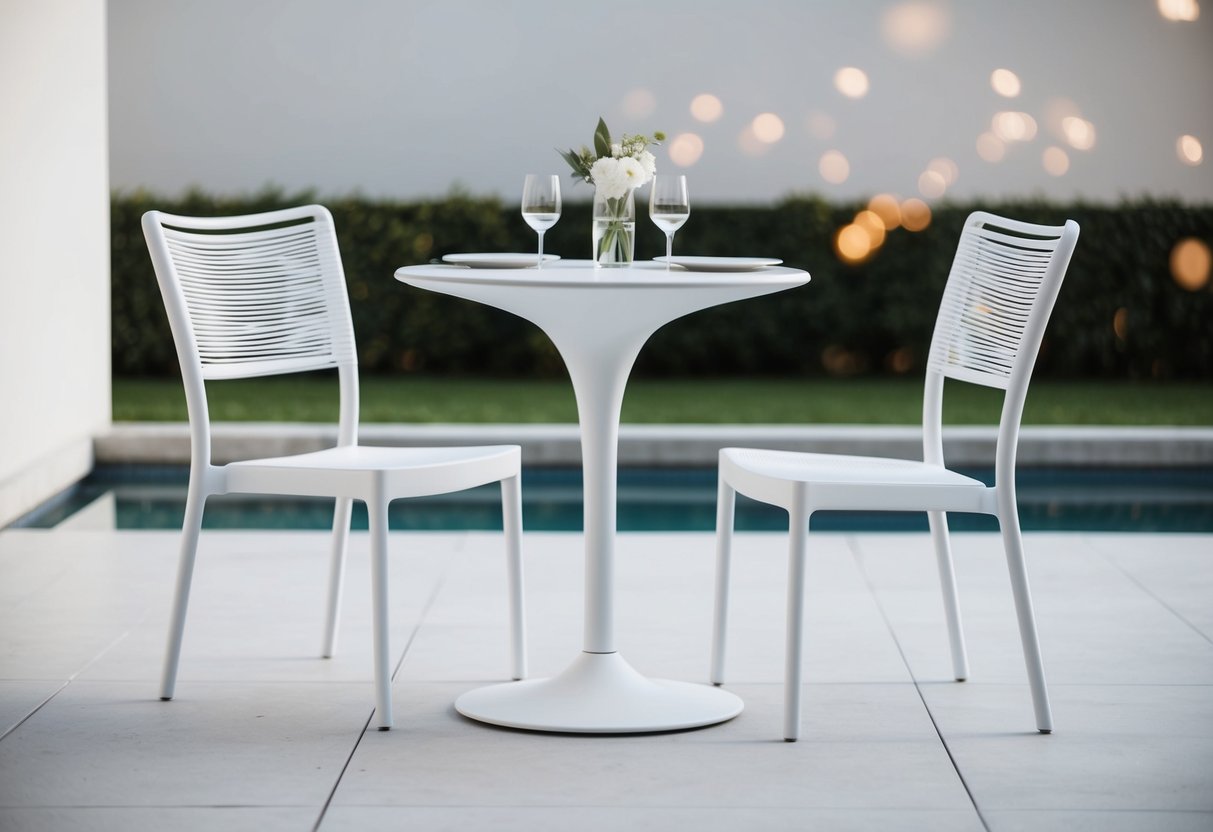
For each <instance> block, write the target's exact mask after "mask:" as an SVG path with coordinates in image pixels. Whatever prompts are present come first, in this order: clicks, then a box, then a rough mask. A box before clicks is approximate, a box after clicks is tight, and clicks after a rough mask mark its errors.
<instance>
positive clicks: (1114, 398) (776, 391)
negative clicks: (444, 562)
mask: <svg viewBox="0 0 1213 832" xmlns="http://www.w3.org/2000/svg"><path fill="white" fill-rule="evenodd" d="M113 391H114V420H115V421H119V422H125V421H155V422H162V421H184V420H185V418H186V413H185V396H184V394H183V392H182V389H181V383H180V382H179V381H176V380H159V379H156V380H150V379H115V380H114V385H113ZM208 394H209V398H210V407H211V414H212V417H213V418H214V419H215V420H216V421H283V422H327V421H332V420H334V419H336V416H337V398H336V396H337V391H336V384H335V383H334V380H333V378H332V377H331V376H326V375H320V376H286V377H275V378H268V379H249V380H241V381H227V382H220V383H213V384H211V386H210V387H209V389H208ZM944 401H945V413H944V418H945V420H946V421H947V422H948V423H950V424H983V423H994V422H996V421H997V420H998V409H999V407H1000V404H1001V399H1000V394H999V393H998V391H994V390H987V389H985V388H980V387H975V386H974V385H970V384H957V383H953V384H950V385H949V387H948V389H947V393H946V395H945V397H944ZM361 415H362V421H364V422H413V423H416V422H575V421H577V410H576V405H575V403H574V400H573V391H572V389H571V388H570V386H569V384H568V382H567V381H563V380H552V381H529V380H499V379H456V378H441V379H438V378H417V377H413V376H399V377H375V376H367V377H364V378H363V379H362V414H361ZM921 420H922V381H921V379H917V378H915V379H893V380H890V379H810V380H797V379H778V380H738V379H717V380H703V379H695V380H670V379H654V380H649V379H633V380H632V381H631V382H630V383H629V384H628V390H627V396H626V398H625V400H624V404H623V421H624V422H649V423H703V424H760V423H765V424H781V423H782V424H801V423H804V424H847V423H850V424H915V423H918V422H920V421H921ZM1024 423H1025V424H1033V425H1206V426H1207V425H1213V385H1211V384H1208V383H1202V382H1149V383H1134V382H1105V381H1099V382H1094V381H1082V382H1056V381H1039V382H1036V383H1034V384H1033V385H1032V388H1031V391H1030V392H1029V394H1028V403H1027V408H1026V411H1025V414H1024Z"/></svg>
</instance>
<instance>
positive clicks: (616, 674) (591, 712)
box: [455, 653, 744, 734]
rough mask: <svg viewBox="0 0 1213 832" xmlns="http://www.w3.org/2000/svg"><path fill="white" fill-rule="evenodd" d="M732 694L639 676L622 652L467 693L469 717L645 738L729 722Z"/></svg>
mask: <svg viewBox="0 0 1213 832" xmlns="http://www.w3.org/2000/svg"><path fill="white" fill-rule="evenodd" d="M742 707H744V706H743V704H742V701H741V700H740V699H738V698H737V697H736V696H735V695H733V694H732V693H729V692H728V691H725V690H721V689H720V688H717V687H713V686H712V685H699V684H692V683H690V682H672V681H667V680H664V679H648V678H646V677H644V676H641V675H640V674H639V673H638V672H636V670H635V669H633V668H632V666H631V665H629V664H628V663H627V662H626V661H625V660H624V658H623V657H622V656H620V655H619V654H618V653H582V654H581V655H580V656H578V657H577V659H576V660H575V661H574V662H573V663H572V664H571V665H569V666H568V667H567V668H566V669H565V670H564V671H563V672H561V673H560V674H559V675H558V676H552V677H550V678H547V679H530V680H527V681H523V682H508V683H506V684H501V685H490V686H489V687H484V688H478V689H477V690H473V691H469V692H468V693H465V694H463V696H460V697H459V698H458V699H457V700H456V701H455V709H456V710H458V711H459V713H461V714H463V715H464V716H466V717H470V718H472V719H476V720H479V721H480V722H488V723H491V724H493V725H504V726H506V727H509V728H524V729H527V730H530V731H555V732H569V733H579V734H643V733H650V732H654V731H676V730H679V729H683V728H699V727H702V726H704V725H714V724H715V723H717V722H724V721H725V720H728V719H732V718H733V717H735V716H737V715H738V714H739V713H741V709H742Z"/></svg>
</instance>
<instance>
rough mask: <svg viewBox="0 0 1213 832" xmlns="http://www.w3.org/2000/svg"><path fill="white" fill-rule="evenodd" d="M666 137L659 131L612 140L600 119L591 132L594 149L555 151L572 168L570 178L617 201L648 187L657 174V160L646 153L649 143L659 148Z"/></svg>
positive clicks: (609, 132)
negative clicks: (637, 189)
mask: <svg viewBox="0 0 1213 832" xmlns="http://www.w3.org/2000/svg"><path fill="white" fill-rule="evenodd" d="M663 141H665V134H664V133H662V132H661V131H658V132H656V133H654V134H653V137H652V138H649V137H648V136H629V135H628V134H627V133H624V134H623V137H622V138H621V139H620V140H619V142H617V143H616V142H612V141H611V131H610V130H609V129H607V126H606V122H605V121H604V120H603V119H601V118H599V119H598V128H597V129H596V130H595V131H594V149H593V150H590V149H589V148H588V147H585V146H584V145H583V146H582V148H581V150H579V151H578V150H569V151H557V152H558V153H560V155H561V156H562V157H564V160H565V161H566V162H568V163H569V167H571V168H572V169H573V178H574V179H581V180H583V181H585V182H589V183H591V184H592V185H593V186H594V187H595V188H598V189H600V190H602V191H603V195H604V196H606V197H607V198H608V199H618V198H619V197H621V196H623V195H624V194H625V193H627V192H628V191H629V190H631V189H633V188H639V187H640V186H641V185H647V184H648V183H649V182H650V181H652V179H653V174H655V173H656V172H657V159H656V158H654V156H653V154H652V153H650V152H649V150H648V147H649V145H650V144H652V145H659V144H661V143H662V142H663Z"/></svg>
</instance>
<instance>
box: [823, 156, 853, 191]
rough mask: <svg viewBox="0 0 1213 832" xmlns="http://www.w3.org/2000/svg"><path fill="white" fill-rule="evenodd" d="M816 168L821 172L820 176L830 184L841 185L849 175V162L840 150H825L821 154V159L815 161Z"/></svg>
mask: <svg viewBox="0 0 1213 832" xmlns="http://www.w3.org/2000/svg"><path fill="white" fill-rule="evenodd" d="M817 170H818V172H819V173H820V174H821V178H822V179H824V180H825V181H827V182H829V183H830V184H831V185H841V184H842V183H843V182H846V181H847V177H848V176H850V175H851V163H850V162H848V161H847V157H846V156H843V155H842V152H841V151H838V150H827V151H826V152H825V153H823V154H821V159H820V160H819V161H818V162H817Z"/></svg>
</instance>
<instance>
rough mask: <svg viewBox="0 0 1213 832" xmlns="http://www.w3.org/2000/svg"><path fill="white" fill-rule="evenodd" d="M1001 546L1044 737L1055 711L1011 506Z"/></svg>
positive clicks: (1002, 518)
mask: <svg viewBox="0 0 1213 832" xmlns="http://www.w3.org/2000/svg"><path fill="white" fill-rule="evenodd" d="M998 522H999V525H1000V526H1001V527H1002V543H1003V548H1005V549H1006V555H1007V570H1008V571H1009V572H1010V576H1011V593H1012V595H1013V596H1014V598H1015V614H1016V616H1017V617H1018V619H1019V638H1020V641H1021V642H1022V643H1023V658H1024V664H1025V665H1027V670H1028V685H1029V687H1031V689H1032V707H1033V708H1034V710H1035V711H1036V727H1037V729H1039V730H1040V732H1041V733H1042V734H1049V733H1052V731H1053V711H1052V709H1051V708H1050V707H1049V691H1048V688H1047V687H1046V686H1045V669H1044V662H1043V661H1042V660H1041V656H1040V641H1039V640H1038V638H1037V636H1036V614H1035V613H1034V612H1033V610H1032V593H1031V591H1030V589H1029V588H1028V570H1027V564H1026V563H1025V561H1024V553H1023V534H1022V533H1021V532H1020V529H1019V517H1018V515H1017V513H1016V512H1015V509H1014V508H1013V507H1012V508H1010V509H1009V510H1004V511H1002V512H1000V514H999V517H998Z"/></svg>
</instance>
